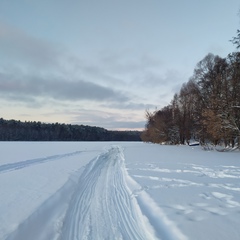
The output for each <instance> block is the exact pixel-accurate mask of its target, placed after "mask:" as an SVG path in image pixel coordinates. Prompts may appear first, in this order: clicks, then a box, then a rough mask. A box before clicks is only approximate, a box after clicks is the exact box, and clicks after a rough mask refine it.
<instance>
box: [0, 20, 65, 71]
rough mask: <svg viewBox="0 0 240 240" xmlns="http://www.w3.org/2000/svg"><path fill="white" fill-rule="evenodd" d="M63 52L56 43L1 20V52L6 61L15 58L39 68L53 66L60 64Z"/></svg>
mask: <svg viewBox="0 0 240 240" xmlns="http://www.w3.org/2000/svg"><path fill="white" fill-rule="evenodd" d="M60 52H61V53H60ZM62 52H63V51H62V50H61V51H60V50H59V49H58V48H57V46H56V45H54V46H53V45H52V44H50V43H49V42H46V41H44V40H42V39H39V38H37V37H33V36H31V35H29V34H28V33H26V32H25V31H23V30H20V29H18V28H16V27H14V26H11V25H9V24H6V23H3V22H0V53H1V55H2V56H4V59H5V61H6V60H8V61H9V62H12V60H13V61H14V62H15V63H18V64H21V65H22V64H29V65H31V67H33V66H34V67H38V68H39V67H53V66H54V65H58V61H59V59H60V58H61V54H62Z"/></svg>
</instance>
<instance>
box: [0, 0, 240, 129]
mask: <svg viewBox="0 0 240 240" xmlns="http://www.w3.org/2000/svg"><path fill="white" fill-rule="evenodd" d="M239 8H240V2H239V1H238V0H181V1H180V0H41V1H40V0H22V1H19V0H11V1H9V0H1V1H0V56H1V58H0V111H1V116H0V117H3V118H5V119H12V118H13V119H19V120H31V121H32V120H36V121H43V122H64V123H78V124H88V125H96V126H102V127H105V128H108V129H127V128H129V129H134V128H143V127H144V123H145V119H144V112H145V109H150V110H154V109H155V108H158V109H159V108H161V107H163V106H165V105H167V104H168V103H169V102H170V101H171V99H172V97H173V94H174V93H176V92H177V91H178V90H179V88H180V87H181V85H182V84H183V83H184V82H186V81H188V79H189V78H190V77H191V75H192V73H193V70H194V67H195V66H196V64H197V63H198V61H200V60H201V59H203V58H204V57H205V56H206V55H207V54H208V53H209V52H211V53H213V54H217V55H220V56H221V57H226V56H227V54H228V53H230V52H232V51H235V48H234V46H232V44H231V43H230V42H229V39H231V38H232V37H233V36H235V34H236V30H237V29H238V28H239V25H240V24H239V23H240V17H239V15H238V12H239Z"/></svg>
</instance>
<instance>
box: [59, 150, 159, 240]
mask: <svg viewBox="0 0 240 240" xmlns="http://www.w3.org/2000/svg"><path fill="white" fill-rule="evenodd" d="M125 174H126V170H125V167H124V158H123V153H122V150H121V148H119V147H112V148H111V149H110V150H108V151H107V152H106V153H103V154H101V155H100V156H98V157H97V158H95V159H93V160H92V161H91V162H90V163H89V164H88V165H87V166H86V167H85V170H84V172H83V173H82V175H81V177H80V179H79V182H78V185H77V189H76V191H75V193H74V194H73V197H72V200H71V202H70V204H69V209H68V211H67V214H66V217H65V219H64V222H63V228H62V233H61V240H84V239H86V240H87V239H89V240H90V239H109V240H110V239H139V240H140V239H144V240H146V239H149V240H150V239H157V237H156V236H154V233H153V230H152V227H151V226H150V224H149V223H148V220H147V219H146V218H145V217H144V216H143V215H142V213H141V211H140V208H139V206H138V204H137V201H136V199H135V197H133V195H132V193H131V191H130V190H129V188H128V186H127V184H126V176H125Z"/></svg>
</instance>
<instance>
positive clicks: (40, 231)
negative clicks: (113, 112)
mask: <svg viewBox="0 0 240 240" xmlns="http://www.w3.org/2000/svg"><path fill="white" fill-rule="evenodd" d="M0 146H1V148H0V149H1V152H0V213H1V214H0V239H3V240H6V239H7V240H16V239H17V240H21V239H22V240H30V239H31V240H32V239H36V240H39V239H41V240H45V239H46V240H48V239H51V240H78V239H96V240H97V239H147V240H148V239H149V240H151V239H163V240H185V239H196V240H198V239H199V240H202V239H204V240H205V239H233V240H235V239H236V240H237V239H240V237H239V236H240V230H239V227H238V226H239V223H240V221H239V219H240V184H239V179H240V162H239V160H240V159H239V153H237V152H235V153H219V152H206V151H202V150H201V148H200V147H194V148H191V147H188V146H179V147H177V146H159V145H153V144H144V143H128V142H121V143H99V142H98V143H97V142H91V143H90V142H89V143H87V142H79V143H76V142H72V143H71V142H70V143H69V142H65V143H64V142H60V143H53V142H51V143H11V142H2V143H0Z"/></svg>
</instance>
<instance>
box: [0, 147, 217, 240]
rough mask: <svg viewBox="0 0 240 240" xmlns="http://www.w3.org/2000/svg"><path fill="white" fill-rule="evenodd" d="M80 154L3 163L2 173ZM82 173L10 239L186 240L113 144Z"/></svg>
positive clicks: (72, 179)
mask: <svg viewBox="0 0 240 240" xmlns="http://www.w3.org/2000/svg"><path fill="white" fill-rule="evenodd" d="M79 153H81V152H73V153H68V154H62V155H55V156H51V157H46V158H39V159H33V160H27V161H22V162H19V163H13V164H8V165H3V166H0V172H4V171H11V170H15V169H18V168H23V167H28V166H31V165H33V164H39V163H43V162H46V161H52V160H56V159H59V158H63V157H69V156H72V155H76V154H79ZM78 173H79V175H78V177H77V176H76V175H75V176H72V177H70V178H69V180H68V182H67V183H66V184H65V185H64V186H63V187H62V188H61V189H59V190H58V191H57V192H56V193H55V194H53V195H52V197H50V198H49V199H48V200H46V201H45V202H44V203H43V204H42V205H41V206H40V207H39V208H38V209H36V210H35V212H33V213H32V215H31V216H29V217H28V218H27V219H26V220H25V221H24V222H22V223H21V224H20V225H19V227H18V228H17V229H16V231H14V232H12V233H11V234H10V235H9V236H8V237H7V240H32V239H35V240H49V239H52V240H93V239H94V240H113V239H114V240H125V239H131V240H157V239H162V240H187V237H186V236H185V235H183V234H182V232H181V231H180V230H179V229H178V228H177V227H176V226H175V224H174V223H173V222H171V221H170V220H169V219H168V218H167V216H166V215H165V213H164V212H163V211H162V210H161V208H159V207H158V206H157V204H156V203H155V202H154V201H153V200H152V199H151V197H150V196H149V195H148V194H147V193H146V192H145V191H144V189H140V185H138V183H137V182H135V181H134V180H133V179H132V178H131V177H130V176H129V174H128V172H127V169H126V167H125V159H124V154H123V149H122V148H121V147H119V146H112V147H111V148H110V149H109V150H107V151H105V152H103V153H101V154H100V155H99V156H97V157H95V158H94V159H93V160H91V161H90V162H89V163H88V164H87V165H86V166H84V167H82V168H80V169H79V170H78ZM76 174H77V173H76ZM76 177H77V179H76ZM215 195H216V196H217V197H219V194H215Z"/></svg>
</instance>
